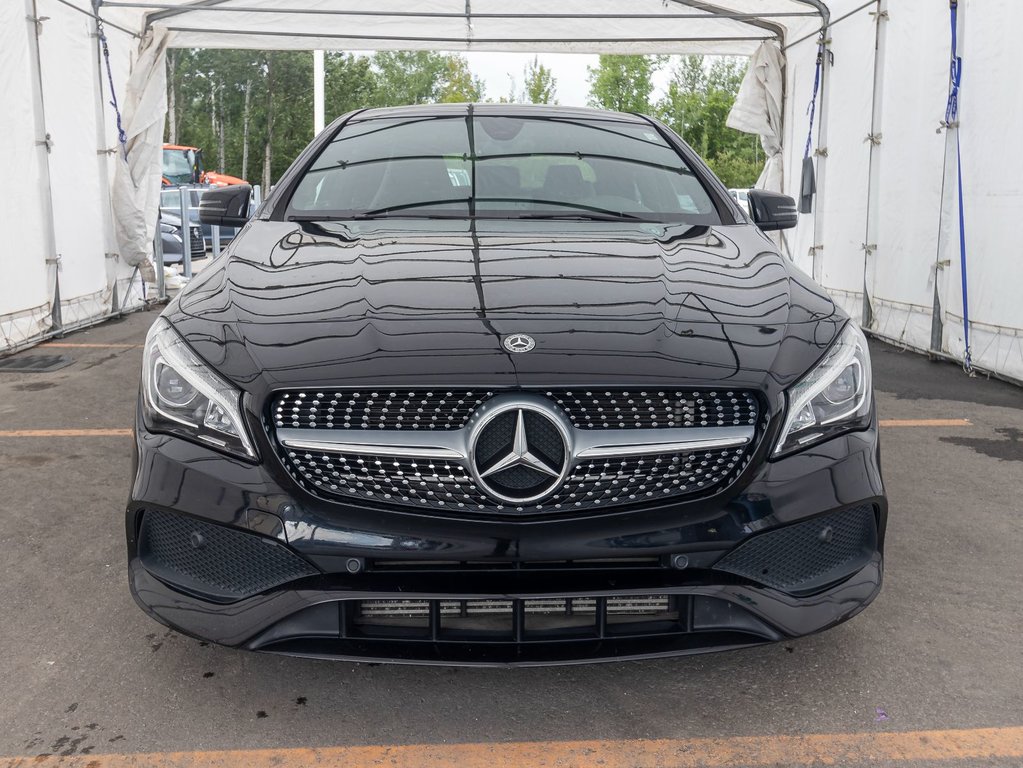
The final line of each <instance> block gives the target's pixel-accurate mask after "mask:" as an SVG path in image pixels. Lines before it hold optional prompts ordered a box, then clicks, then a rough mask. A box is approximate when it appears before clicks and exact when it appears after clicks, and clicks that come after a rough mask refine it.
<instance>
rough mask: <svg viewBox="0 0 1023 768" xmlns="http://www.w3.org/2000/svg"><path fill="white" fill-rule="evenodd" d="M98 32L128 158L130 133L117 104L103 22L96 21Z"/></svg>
mask: <svg viewBox="0 0 1023 768" xmlns="http://www.w3.org/2000/svg"><path fill="white" fill-rule="evenodd" d="M96 32H97V34H98V35H99V44H100V46H101V47H102V49H103V60H104V61H105V62H106V65H107V82H108V83H110V106H112V107H113V108H114V114H116V115H117V140H118V141H120V142H121V155H122V156H123V157H124V159H125V160H127V159H128V134H127V133H125V132H124V126H123V125H122V124H121V109H120V107H118V106H117V92H116V91H115V90H114V73H113V70H112V69H111V68H110V48H108V47H107V35H106V32H105V31H104V30H103V22H102V21H97V22H96Z"/></svg>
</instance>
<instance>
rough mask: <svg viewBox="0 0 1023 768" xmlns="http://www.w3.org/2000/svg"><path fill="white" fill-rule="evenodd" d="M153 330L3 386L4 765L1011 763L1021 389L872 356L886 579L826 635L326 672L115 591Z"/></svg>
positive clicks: (72, 343)
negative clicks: (206, 637)
mask: <svg viewBox="0 0 1023 768" xmlns="http://www.w3.org/2000/svg"><path fill="white" fill-rule="evenodd" d="M155 318H156V312H145V313H138V314H134V315H129V316H128V317H126V318H125V319H123V320H120V321H115V322H109V323H106V324H104V325H101V326H98V327H96V328H94V329H92V330H89V331H83V332H79V333H75V334H73V335H70V336H68V337H67V338H65V339H62V340H60V341H59V342H56V343H51V344H49V345H45V346H42V347H38V348H36V349H34V350H31V351H30V352H29V353H28V354H38V353H41V352H46V353H60V354H67V355H69V356H71V357H72V358H73V360H74V363H73V364H72V365H70V366H68V367H66V368H63V369H62V370H59V371H56V372H53V373H0V553H2V560H0V768H13V767H14V766H28V765H32V766H51V765H66V766H81V768H118V767H119V766H139V767H140V768H141V767H143V766H170V765H174V766H200V765H222V766H239V767H241V766H246V767H247V766H263V765H266V766H270V765H276V766H284V767H285V768H288V766H292V765H295V766H297V765H311V764H317V765H338V766H340V765H345V766H359V765H388V766H409V767H411V766H447V765H452V766H469V767H470V768H471V767H472V766H481V767H482V766H484V765H485V766H487V768H500V767H501V766H517V765H544V766H554V765H558V766H590V765H595V766H596V765H602V766H605V768H616V767H618V768H640V767H641V766H642V767H645V766H664V767H665V768H669V767H676V766H698V765H705V766H745V765H750V766H753V765H756V766H760V765H772V766H790V765H791V766H803V765H842V766H861V765H863V766H866V765H876V766H887V765H891V766H913V768H919V766H931V765H935V766H937V765H941V766H947V765H954V766H971V767H972V766H1021V765H1023V642H1021V638H1023V610H1021V609H1023V596H1021V584H1023V509H1021V496H1023V493H1021V492H1023V390H1021V389H1019V388H1016V387H1014V386H1011V385H1008V384H1003V383H1000V382H997V381H989V380H985V379H983V378H969V377H967V376H966V375H965V374H963V372H962V371H961V370H960V369H959V368H957V367H956V366H954V365H952V364H948V363H932V362H928V361H927V360H925V359H924V358H922V357H920V356H918V355H915V354H913V353H909V352H906V353H903V352H899V351H897V350H895V349H893V348H891V347H887V346H884V345H881V344H874V345H873V352H874V358H873V359H874V368H875V385H876V388H877V392H878V394H877V399H878V403H879V408H880V415H881V418H882V419H884V420H886V421H885V424H886V426H884V427H883V428H882V441H883V443H882V445H883V447H882V454H883V463H884V472H885V480H886V482H887V486H888V491H889V494H890V502H891V516H890V522H889V532H888V541H887V572H886V583H885V587H884V590H883V591H882V593H881V595H880V597H879V598H878V599H877V600H876V601H875V603H874V604H873V605H872V606H871V607H870V608H868V609H867V610H866V611H865V612H864V613H862V614H861V615H860V616H858V617H856V618H855V619H854V620H852V621H850V622H848V623H846V624H844V625H842V626H840V627H838V628H835V629H833V630H831V631H829V632H826V633H823V634H821V635H817V636H814V637H810V638H805V639H803V640H799V641H796V642H786V643H782V644H777V645H772V646H766V647H761V648H756V649H752V650H743V651H738V652H730V653H719V654H713V655H708V656H698V657H691V658H682V659H673V660H661V661H648V662H625V663H616V664H605V665H596V666H584V667H561V668H543V669H518V670H500V669H498V670H494V669H449V668H425V667H424V668H417V667H400V666H387V665H383V666H381V665H374V664H351V663H341V662H337V663H331V662H323V661H312V660H302V659H292V658H283V657H274V656H266V655H257V654H252V653H244V652H238V651H232V650H228V649H223V648H218V647H213V646H209V645H206V644H203V643H200V642H198V641H196V640H193V639H189V638H186V637H183V636H181V635H178V634H176V633H174V632H171V631H168V630H166V629H165V628H164V627H162V626H160V625H157V624H156V623H154V622H153V621H152V620H150V619H149V618H148V617H146V616H145V615H144V614H143V613H142V612H141V611H140V610H139V609H138V608H137V607H136V606H135V604H134V602H133V601H132V599H131V597H130V595H129V593H128V588H127V581H126V574H125V555H124V542H123V537H124V533H123V508H124V503H125V499H126V496H127V491H128V483H129V472H130V437H128V436H127V434H128V432H127V430H128V429H129V428H130V427H131V424H132V417H133V409H134V403H135V394H136V387H137V380H138V369H139V365H140V361H141V348H140V344H141V342H142V340H143V338H144V335H145V332H146V329H147V328H148V326H149V324H150V323H151V322H152V321H153V320H154V319H155ZM267 750H270V751H267ZM39 756H43V757H39Z"/></svg>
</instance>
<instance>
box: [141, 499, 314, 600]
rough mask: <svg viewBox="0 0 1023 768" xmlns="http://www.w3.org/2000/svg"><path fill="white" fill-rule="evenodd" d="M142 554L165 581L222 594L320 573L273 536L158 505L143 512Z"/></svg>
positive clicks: (238, 594)
mask: <svg viewBox="0 0 1023 768" xmlns="http://www.w3.org/2000/svg"><path fill="white" fill-rule="evenodd" d="M139 558H140V559H141V561H142V564H143V565H144V566H145V568H146V570H147V571H149V572H150V573H152V574H153V575H154V576H156V577H157V578H159V579H161V580H162V581H164V582H167V583H169V584H171V585H173V586H177V587H179V588H181V589H184V590H186V591H188V592H195V593H198V594H201V595H203V596H206V597H210V598H214V599H219V600H237V599H240V598H243V597H248V596H250V595H255V594H259V593H261V592H265V591H266V590H268V589H272V588H273V587H277V586H280V585H281V584H285V583H287V582H289V581H294V580H295V579H300V578H303V577H305V576H313V575H315V574H316V573H318V571H316V569H314V568H313V567H312V566H311V565H310V564H309V563H307V562H306V561H305V560H303V559H302V558H301V557H299V556H298V555H296V554H295V553H294V552H292V551H291V550H290V549H288V548H287V547H285V546H283V545H282V544H280V543H278V542H277V541H275V540H273V539H268V538H265V537H263V536H258V535H256V534H254V533H248V532H246V531H240V530H238V529H236V528H228V527H226V526H223V525H216V524H214V523H208V522H205V521H203V520H198V519H196V518H192V517H186V516H185V515H178V514H174V513H170V512H162V511H160V510H155V509H154V510H148V511H146V512H145V513H143V515H142V526H141V529H140V530H139Z"/></svg>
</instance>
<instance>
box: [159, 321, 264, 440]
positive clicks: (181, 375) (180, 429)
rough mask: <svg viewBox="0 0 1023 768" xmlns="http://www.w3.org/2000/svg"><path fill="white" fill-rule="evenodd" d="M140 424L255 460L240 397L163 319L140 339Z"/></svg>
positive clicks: (238, 392)
mask: <svg viewBox="0 0 1023 768" xmlns="http://www.w3.org/2000/svg"><path fill="white" fill-rule="evenodd" d="M142 405H143V415H144V416H145V421H146V425H147V426H149V427H150V428H152V429H153V430H155V431H158V432H170V433H172V434H175V435H179V436H181V437H184V438H187V439H189V440H195V441H196V442H200V443H204V444H206V445H211V446H213V447H215V448H219V449H220V450H222V451H226V452H228V453H233V454H236V455H238V456H243V457H245V458H248V459H255V458H257V454H256V449H255V447H254V446H253V444H252V440H250V439H249V435H248V432H247V431H246V429H245V423H244V420H243V419H242V413H241V392H240V391H238V389H236V388H235V387H233V386H231V385H230V384H228V383H227V382H226V381H224V380H223V379H222V378H220V377H219V376H218V375H217V374H215V373H214V372H213V371H211V370H210V369H209V368H208V367H207V366H206V364H205V363H203V362H202V361H201V360H200V359H199V358H198V356H197V355H196V354H195V353H194V352H192V350H191V349H189V347H188V345H187V344H185V341H184V339H182V338H181V337H180V336H179V335H178V334H177V332H176V331H175V330H174V329H173V328H172V327H171V326H170V323H168V322H167V321H166V320H163V319H159V320H157V321H156V323H155V324H154V325H153V327H152V328H150V330H149V335H148V336H146V348H145V352H144V354H143V358H142Z"/></svg>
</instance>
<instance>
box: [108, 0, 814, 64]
mask: <svg viewBox="0 0 1023 768" xmlns="http://www.w3.org/2000/svg"><path fill="white" fill-rule="evenodd" d="M107 9H109V10H110V11H112V12H114V13H116V14H118V16H119V17H120V18H123V16H122V14H131V13H134V14H137V22H138V26H137V28H138V29H140V30H142V29H144V28H145V27H147V26H152V27H163V28H165V29H167V30H168V32H169V33H170V45H171V46H172V47H176V48H268V49H294V50H310V49H326V50H332V49H339V50H387V49H441V50H452V51H470V50H472V51H544V52H559V51H560V52H577V53H724V54H739V55H747V54H751V53H753V51H754V50H756V48H757V46H758V45H759V44H760V43H761V42H762V41H764V40H771V39H776V40H779V41H780V42H784V40H785V39H792V37H793V35H795V34H807V33H809V32H812V31H813V30H815V29H817V28H819V27H820V26H821V24H822V23H825V24H826V23H827V18H828V9H827V6H826V5H825V4H824V2H822V0H709V1H705V0H629V1H628V2H623V0H561V2H552V0H518V1H517V2H515V3H508V2H507V0H181V1H178V0H156V1H154V2H148V1H147V0H137V1H136V0H100V5H99V10H100V12H101V13H103V12H104V11H106V10H107Z"/></svg>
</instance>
